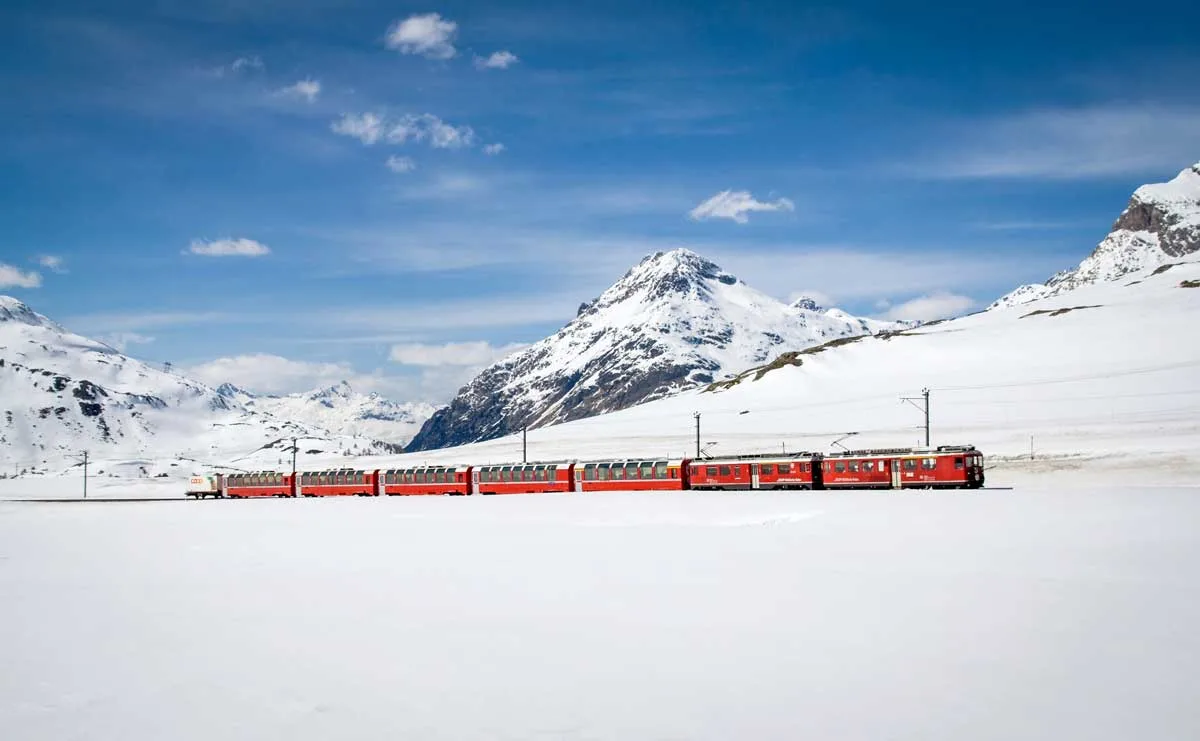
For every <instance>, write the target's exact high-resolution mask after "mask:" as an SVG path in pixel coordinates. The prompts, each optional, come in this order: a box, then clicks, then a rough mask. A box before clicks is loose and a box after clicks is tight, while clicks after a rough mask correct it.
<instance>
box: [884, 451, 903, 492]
mask: <svg viewBox="0 0 1200 741" xmlns="http://www.w3.org/2000/svg"><path fill="white" fill-rule="evenodd" d="M888 469H889V470H890V471H891V473H892V488H893V489H899V488H901V487H902V486H903V483H902V482H901V481H900V459H899V458H892V459H891V460H890V461H888Z"/></svg>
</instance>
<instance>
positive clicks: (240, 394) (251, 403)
mask: <svg viewBox="0 0 1200 741" xmlns="http://www.w3.org/2000/svg"><path fill="white" fill-rule="evenodd" d="M217 391H218V392H219V393H220V394H222V395H223V396H225V397H227V398H230V399H234V400H236V401H238V402H239V403H241V405H242V406H244V407H246V408H247V409H251V410H255V411H259V412H264V413H266V414H269V415H271V416H273V417H276V418H278V419H299V420H304V421H305V422H307V423H309V424H312V425H316V426H318V427H320V428H322V429H325V430H329V431H330V432H334V433H337V434H340V435H348V436H351V437H365V438H371V439H374V440H386V441H387V442H391V443H396V444H398V445H405V444H407V443H408V441H409V440H411V439H412V437H413V435H415V434H416V433H417V430H419V429H420V428H421V425H422V424H423V423H424V422H425V420H427V419H429V417H430V416H432V415H433V413H434V412H435V411H436V410H437V407H436V406H434V405H432V404H426V403H423V402H409V403H400V402H395V401H391V400H390V399H385V398H384V397H382V396H380V395H379V394H377V393H374V392H372V393H369V394H363V393H359V392H358V391H355V390H354V389H353V388H352V387H351V386H350V384H349V383H348V382H346V381H342V382H341V383H338V384H335V385H333V386H330V387H328V388H323V389H317V390H315V391H310V392H308V393H303V394H288V395H286V396H267V395H258V394H252V393H250V392H248V391H245V390H244V389H240V388H237V387H236V386H233V385H232V384H228V383H226V384H222V385H221V386H218V387H217Z"/></svg>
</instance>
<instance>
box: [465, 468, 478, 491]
mask: <svg viewBox="0 0 1200 741" xmlns="http://www.w3.org/2000/svg"><path fill="white" fill-rule="evenodd" d="M467 470H468V471H470V472H471V473H470V474H469V475H468V476H467V494H468V495H469V494H478V493H479V469H478V468H475V467H474V466H471V467H470V468H468V469H467Z"/></svg>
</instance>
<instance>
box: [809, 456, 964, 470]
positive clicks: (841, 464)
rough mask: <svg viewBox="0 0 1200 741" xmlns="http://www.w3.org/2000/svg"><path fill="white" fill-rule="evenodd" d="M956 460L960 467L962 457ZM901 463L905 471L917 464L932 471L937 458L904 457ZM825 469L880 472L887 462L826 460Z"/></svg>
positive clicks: (935, 465)
mask: <svg viewBox="0 0 1200 741" xmlns="http://www.w3.org/2000/svg"><path fill="white" fill-rule="evenodd" d="M957 460H958V466H959V467H960V468H961V467H962V459H961V458H959V459H957ZM901 465H902V467H903V468H904V470H905V471H916V470H917V466H918V465H919V466H920V467H921V469H922V470H925V471H932V470H934V469H936V468H937V458H922V459H920V461H918V460H917V459H916V458H906V459H904V461H902V463H901ZM825 470H826V471H834V472H836V473H845V472H846V471H849V472H850V473H858V472H859V471H862V472H864V473H872V472H874V471H879V472H880V473H882V472H884V471H887V462H886V461H878V462H876V461H834V462H833V463H830V462H829V461H826V462H825Z"/></svg>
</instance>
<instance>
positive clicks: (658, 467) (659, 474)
mask: <svg viewBox="0 0 1200 741" xmlns="http://www.w3.org/2000/svg"><path fill="white" fill-rule="evenodd" d="M666 477H667V464H666V463H655V464H654V478H656V479H665V478H666Z"/></svg>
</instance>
